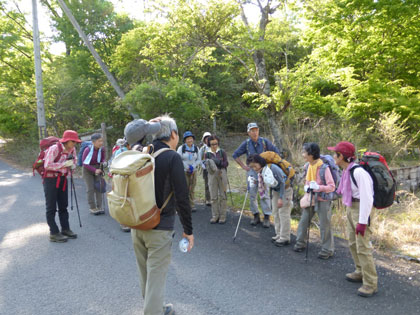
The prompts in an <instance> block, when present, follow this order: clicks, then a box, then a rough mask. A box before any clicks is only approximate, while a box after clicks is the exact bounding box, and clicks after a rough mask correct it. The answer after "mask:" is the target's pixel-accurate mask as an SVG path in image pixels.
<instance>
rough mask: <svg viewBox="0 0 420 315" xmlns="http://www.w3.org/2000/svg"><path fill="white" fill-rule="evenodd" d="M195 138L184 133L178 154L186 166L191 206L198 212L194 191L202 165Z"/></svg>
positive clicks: (191, 134) (189, 132)
mask: <svg viewBox="0 0 420 315" xmlns="http://www.w3.org/2000/svg"><path fill="white" fill-rule="evenodd" d="M194 140H195V136H194V134H193V133H192V132H191V131H186V132H184V136H183V142H184V143H183V144H182V145H181V146H179V148H178V151H177V152H178V154H179V155H180V156H181V159H182V162H183V164H184V172H185V177H186V178H187V185H188V191H189V196H190V205H191V209H192V211H193V212H194V211H196V208H195V204H194V190H195V185H196V184H197V170H198V168H199V167H200V165H201V159H200V155H199V153H198V147H197V146H196V145H195V144H194Z"/></svg>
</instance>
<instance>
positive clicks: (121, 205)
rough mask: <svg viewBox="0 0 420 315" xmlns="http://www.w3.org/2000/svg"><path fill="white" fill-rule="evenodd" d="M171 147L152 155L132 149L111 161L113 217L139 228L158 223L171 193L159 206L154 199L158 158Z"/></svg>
mask: <svg viewBox="0 0 420 315" xmlns="http://www.w3.org/2000/svg"><path fill="white" fill-rule="evenodd" d="M168 150H170V149H169V148H163V149H160V150H158V151H156V152H155V153H153V154H148V153H145V152H139V151H136V150H130V151H125V152H122V153H120V154H119V155H117V156H116V157H115V158H114V159H113V160H112V164H111V166H110V173H111V174H112V191H111V192H109V193H108V194H107V196H108V207H109V213H110V214H111V216H112V217H113V218H114V219H115V220H116V221H118V222H119V223H120V224H124V225H126V226H129V227H131V228H133V229H139V230H150V229H153V228H154V227H156V226H157V225H158V224H159V222H160V213H161V211H162V209H163V208H165V206H166V205H167V203H168V201H169V199H170V198H171V196H172V193H170V194H169V196H168V198H167V199H166V200H165V203H164V204H163V206H162V208H161V209H159V208H158V207H157V205H156V199H155V176H154V170H155V158H156V157H157V156H158V155H159V154H160V153H162V152H164V151H168Z"/></svg>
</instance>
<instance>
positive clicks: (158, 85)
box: [124, 78, 210, 130]
mask: <svg viewBox="0 0 420 315" xmlns="http://www.w3.org/2000/svg"><path fill="white" fill-rule="evenodd" d="M124 103H126V104H127V103H129V104H131V105H132V106H133V108H134V109H135V110H136V111H137V112H138V114H139V115H140V117H143V118H144V119H151V118H153V117H156V116H159V115H161V114H162V113H172V115H173V117H174V118H175V119H176V120H177V124H178V127H179V129H180V130H185V129H200V128H203V127H205V126H206V125H208V124H209V117H210V112H209V109H208V104H207V100H206V98H205V97H203V95H202V91H201V88H200V87H199V86H198V85H196V84H193V83H192V82H189V81H180V80H177V79H174V78H172V79H169V80H168V81H167V82H147V83H142V84H140V85H138V86H137V87H136V88H134V89H133V90H132V91H130V92H129V93H128V94H127V96H126V98H125V99H124Z"/></svg>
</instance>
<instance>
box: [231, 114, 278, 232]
mask: <svg viewBox="0 0 420 315" xmlns="http://www.w3.org/2000/svg"><path fill="white" fill-rule="evenodd" d="M247 132H248V136H249V138H248V139H246V140H245V141H244V142H242V143H241V145H240V146H239V147H238V148H237V149H236V151H235V152H234V153H233V159H234V160H235V161H236V163H238V164H239V166H240V167H242V169H243V170H245V171H246V172H247V179H248V181H247V184H248V187H247V189H248V191H249V198H250V208H251V212H252V213H253V214H254V218H253V220H252V221H251V225H254V226H255V225H257V224H258V223H260V222H261V221H260V212H259V210H258V203H257V194H258V175H257V173H256V172H255V171H254V170H253V169H251V168H250V167H249V166H248V165H245V164H244V163H243V162H242V160H241V159H240V157H241V155H244V154H246V156H247V158H248V157H249V156H251V155H254V154H261V153H263V152H265V151H274V152H276V153H277V154H280V152H279V150H278V149H277V148H276V147H275V146H274V145H273V144H272V143H271V142H270V141H269V140H268V139H266V138H263V137H260V129H259V127H258V125H257V124H256V123H254V122H252V123H249V124H248V126H247ZM260 205H261V209H262V211H263V213H264V223H263V226H264V227H265V228H269V227H270V215H271V207H270V198H269V197H268V196H266V197H264V198H260Z"/></svg>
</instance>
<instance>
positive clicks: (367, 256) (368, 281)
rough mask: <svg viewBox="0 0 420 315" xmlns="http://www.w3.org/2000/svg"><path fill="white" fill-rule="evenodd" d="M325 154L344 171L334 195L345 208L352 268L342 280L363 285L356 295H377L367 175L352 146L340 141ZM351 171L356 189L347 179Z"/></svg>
mask: <svg viewBox="0 0 420 315" xmlns="http://www.w3.org/2000/svg"><path fill="white" fill-rule="evenodd" d="M328 150H331V151H334V152H335V154H334V160H335V163H336V164H337V165H338V166H339V167H340V168H342V169H343V170H344V171H343V176H342V177H341V181H340V185H339V186H338V189H337V192H338V193H339V194H341V195H342V202H343V204H344V205H345V206H346V210H347V233H348V239H349V248H350V252H351V255H352V257H353V261H354V264H355V266H356V270H355V271H354V272H352V273H348V274H346V279H347V280H348V281H350V282H361V283H363V285H362V287H360V288H359V289H358V291H357V294H358V295H360V296H363V297H370V296H372V295H373V294H375V293H376V292H377V291H378V275H377V273H376V268H375V262H374V260H373V255H372V244H371V242H370V237H371V235H372V227H371V224H372V222H373V221H374V219H375V212H374V209H373V193H374V190H373V181H372V178H371V176H370V175H369V173H368V172H366V171H365V170H364V169H363V168H361V167H357V164H355V162H354V161H355V159H356V157H355V152H356V150H355V147H354V145H353V144H352V143H350V142H347V141H342V142H339V143H338V144H337V145H336V146H335V147H328ZM351 171H353V176H354V180H355V182H356V184H357V185H356V184H355V183H354V182H353V181H352V179H351V175H350V172H351Z"/></svg>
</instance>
